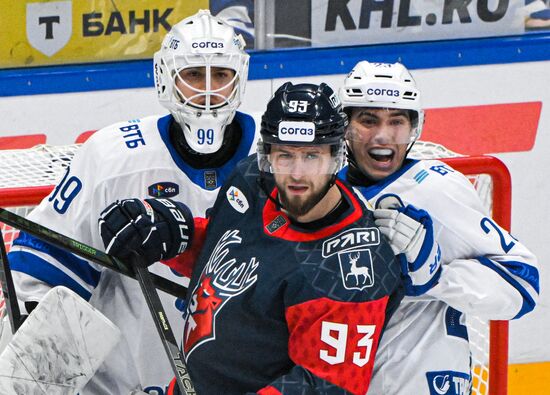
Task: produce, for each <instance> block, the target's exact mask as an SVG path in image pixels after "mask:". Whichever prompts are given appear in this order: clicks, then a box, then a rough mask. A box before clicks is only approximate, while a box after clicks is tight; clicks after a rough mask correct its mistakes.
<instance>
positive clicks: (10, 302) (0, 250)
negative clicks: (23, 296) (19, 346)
mask: <svg viewBox="0 0 550 395" xmlns="http://www.w3.org/2000/svg"><path fill="white" fill-rule="evenodd" d="M0 261H1V262H0V263H1V265H0V283H1V285H2V293H3V294H4V301H5V302H6V308H7V311H8V317H9V319H10V324H11V331H12V333H15V331H16V330H17V329H19V326H20V325H21V324H22V323H23V321H22V318H21V311H20V310H19V304H18V303H17V295H16V294H15V287H14V285H13V278H12V277H11V270H10V265H9V262H8V256H7V254H6V245H5V244H4V235H3V234H2V230H1V229H0Z"/></svg>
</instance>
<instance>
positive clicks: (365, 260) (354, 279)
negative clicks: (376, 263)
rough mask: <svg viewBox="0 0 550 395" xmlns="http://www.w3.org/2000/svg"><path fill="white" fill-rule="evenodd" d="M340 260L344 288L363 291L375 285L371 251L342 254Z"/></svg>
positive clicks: (339, 255) (339, 256)
mask: <svg viewBox="0 0 550 395" xmlns="http://www.w3.org/2000/svg"><path fill="white" fill-rule="evenodd" d="M338 260H339V261H340V270H341V273H342V281H343V282H344V288H346V289H358V290H360V291H361V290H363V289H365V288H369V287H372V286H373V285H374V273H373V271H372V257H371V254H370V251H369V250H356V251H348V252H340V253H338Z"/></svg>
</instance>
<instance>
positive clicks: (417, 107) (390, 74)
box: [339, 61, 424, 143]
mask: <svg viewBox="0 0 550 395" xmlns="http://www.w3.org/2000/svg"><path fill="white" fill-rule="evenodd" d="M339 96H340V100H341V102H342V106H343V107H344V108H349V107H372V108H390V109H402V110H409V111H410V114H411V124H412V130H411V134H410V136H409V137H410V139H409V140H408V141H404V142H402V143H412V142H414V141H416V140H417V139H418V138H420V134H421V133H422V126H423V124H424V111H423V110H422V106H421V101H420V91H419V90H418V89H417V87H416V83H415V81H414V79H413V77H412V75H411V73H409V70H407V68H406V67H405V66H403V65H402V64H401V63H369V62H367V61H361V62H359V63H357V64H356V65H355V67H354V68H353V70H352V71H351V72H350V73H349V75H348V76H347V77H346V79H345V81H344V85H343V86H342V87H341V88H340V92H339Z"/></svg>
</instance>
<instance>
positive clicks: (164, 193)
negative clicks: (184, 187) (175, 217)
mask: <svg viewBox="0 0 550 395" xmlns="http://www.w3.org/2000/svg"><path fill="white" fill-rule="evenodd" d="M147 193H149V196H152V197H154V198H169V197H173V196H176V195H177V194H178V193H180V187H179V185H178V184H174V183H173V182H168V181H165V182H156V183H154V184H153V185H149V187H148V188H147Z"/></svg>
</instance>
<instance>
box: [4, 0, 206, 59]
mask: <svg viewBox="0 0 550 395" xmlns="http://www.w3.org/2000/svg"><path fill="white" fill-rule="evenodd" d="M208 4H209V1H208V0H155V1H150V0H117V1H112V0H17V1H12V0H0V9H1V10H2V12H0V37H2V40H0V68H7V67H27V66H43V65H55V64H67V63H84V62H105V61H120V60H128V59H146V58H152V56H153V53H154V52H155V51H156V50H158V48H159V47H160V43H161V41H162V39H163V38H164V36H165V34H166V33H167V31H168V29H169V28H170V27H171V26H172V25H174V24H175V23H177V22H179V21H180V20H181V19H183V18H185V17H187V16H189V15H192V14H194V13H195V12H196V11H198V10H199V9H201V8H204V9H206V8H208Z"/></svg>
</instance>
